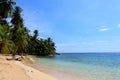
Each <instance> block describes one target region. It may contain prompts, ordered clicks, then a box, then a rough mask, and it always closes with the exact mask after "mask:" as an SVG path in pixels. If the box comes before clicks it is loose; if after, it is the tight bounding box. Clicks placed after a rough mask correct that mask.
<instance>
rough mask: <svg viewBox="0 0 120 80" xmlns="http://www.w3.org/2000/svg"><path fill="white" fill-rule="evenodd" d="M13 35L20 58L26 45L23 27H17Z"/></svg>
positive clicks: (25, 34) (26, 40)
mask: <svg viewBox="0 0 120 80" xmlns="http://www.w3.org/2000/svg"><path fill="white" fill-rule="evenodd" d="M15 34H16V38H15V39H14V43H15V46H16V48H17V52H20V53H21V56H22V55H23V51H24V50H25V49H26V47H27V45H28V34H27V32H26V31H25V29H24V28H23V27H19V28H18V30H17V31H16V33H15Z"/></svg>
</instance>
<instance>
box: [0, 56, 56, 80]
mask: <svg viewBox="0 0 120 80" xmlns="http://www.w3.org/2000/svg"><path fill="white" fill-rule="evenodd" d="M8 57H10V56H3V55H0V80H57V79H56V78H54V77H52V76H50V75H48V74H45V73H43V72H40V71H39V70H37V69H34V68H32V67H30V66H27V65H24V64H23V63H21V62H20V61H14V60H10V61H8V60H6V58H8Z"/></svg>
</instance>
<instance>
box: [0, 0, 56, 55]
mask: <svg viewBox="0 0 120 80" xmlns="http://www.w3.org/2000/svg"><path fill="white" fill-rule="evenodd" d="M21 12H22V8H20V7H19V6H16V2H15V1H13V0H0V53H1V54H14V55H16V54H20V55H24V54H32V55H41V56H49V55H55V54H56V49H55V43H54V42H53V41H52V39H51V38H50V37H49V38H47V39H42V38H39V37H38V36H39V35H38V33H39V32H38V30H34V33H33V35H30V34H29V33H30V30H28V29H27V28H26V27H25V25H24V19H23V18H22V15H21ZM7 19H9V20H10V21H8V20H7Z"/></svg>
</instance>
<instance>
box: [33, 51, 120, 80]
mask: <svg viewBox="0 0 120 80" xmlns="http://www.w3.org/2000/svg"><path fill="white" fill-rule="evenodd" d="M33 58H34V60H35V62H34V63H33V64H34V65H36V66H37V68H39V70H41V71H43V72H45V73H47V74H49V75H52V76H54V77H56V78H57V79H59V80H120V53H114V52H113V53H61V54H60V55H56V56H54V57H52V56H51V57H36V56H33Z"/></svg>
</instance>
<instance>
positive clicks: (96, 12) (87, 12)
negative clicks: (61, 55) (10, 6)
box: [16, 0, 120, 52]
mask: <svg viewBox="0 0 120 80" xmlns="http://www.w3.org/2000/svg"><path fill="white" fill-rule="evenodd" d="M16 2H17V5H18V6H20V7H21V8H22V9H23V12H22V16H23V18H24V20H25V21H24V23H25V26H26V27H27V28H28V29H29V30H30V31H31V33H30V34H33V31H34V30H35V29H37V30H38V31H39V37H40V38H47V37H51V38H52V39H53V41H54V42H55V44H56V49H57V52H120V0H35V1H34V0H29V1H28V0H17V1H16Z"/></svg>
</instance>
